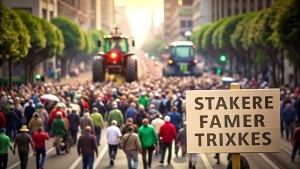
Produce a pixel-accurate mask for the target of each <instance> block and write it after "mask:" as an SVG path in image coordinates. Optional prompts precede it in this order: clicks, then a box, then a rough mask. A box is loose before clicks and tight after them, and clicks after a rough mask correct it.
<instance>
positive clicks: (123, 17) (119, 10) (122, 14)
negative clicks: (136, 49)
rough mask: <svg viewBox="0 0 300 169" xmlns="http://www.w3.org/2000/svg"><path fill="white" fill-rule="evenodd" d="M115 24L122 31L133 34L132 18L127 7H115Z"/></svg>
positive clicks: (125, 33) (129, 34)
mask: <svg viewBox="0 0 300 169" xmlns="http://www.w3.org/2000/svg"><path fill="white" fill-rule="evenodd" d="M115 24H116V26H118V28H119V30H120V32H121V33H122V34H124V35H128V36H131V35H132V29H131V23H130V19H129V17H128V16H127V14H126V8H125V7H123V6H122V7H115Z"/></svg>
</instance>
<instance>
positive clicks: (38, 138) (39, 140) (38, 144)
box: [32, 127, 49, 169]
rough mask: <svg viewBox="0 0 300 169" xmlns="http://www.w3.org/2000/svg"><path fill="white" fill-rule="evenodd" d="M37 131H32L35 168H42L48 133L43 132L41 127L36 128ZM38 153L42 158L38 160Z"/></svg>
mask: <svg viewBox="0 0 300 169" xmlns="http://www.w3.org/2000/svg"><path fill="white" fill-rule="evenodd" d="M37 131H38V132H36V133H34V134H33V136H32V140H33V142H34V147H35V151H36V168H37V169H39V168H43V166H44V163H45V159H46V140H49V136H48V133H43V127H39V128H38V129H37ZM40 155H42V160H41V162H40Z"/></svg>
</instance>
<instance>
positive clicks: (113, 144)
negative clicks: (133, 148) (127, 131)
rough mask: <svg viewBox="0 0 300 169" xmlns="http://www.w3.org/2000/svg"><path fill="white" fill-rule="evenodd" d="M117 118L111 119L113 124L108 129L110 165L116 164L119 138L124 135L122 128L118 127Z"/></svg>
mask: <svg viewBox="0 0 300 169" xmlns="http://www.w3.org/2000/svg"><path fill="white" fill-rule="evenodd" d="M117 125H118V123H117V121H116V120H112V121H111V126H109V127H108V128H107V130H106V136H107V144H108V147H109V148H108V153H109V157H110V165H114V160H115V159H116V155H117V152H118V145H119V139H120V138H121V137H122V134H121V131H120V128H118V127H117Z"/></svg>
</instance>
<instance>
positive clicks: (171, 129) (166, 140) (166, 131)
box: [158, 116, 177, 164]
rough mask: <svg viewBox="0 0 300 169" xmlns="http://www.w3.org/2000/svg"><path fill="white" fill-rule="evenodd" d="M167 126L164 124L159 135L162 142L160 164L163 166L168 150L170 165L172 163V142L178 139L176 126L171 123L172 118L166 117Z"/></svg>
mask: <svg viewBox="0 0 300 169" xmlns="http://www.w3.org/2000/svg"><path fill="white" fill-rule="evenodd" d="M164 120H165V124H163V125H162V126H161V127H160V129H159V133H158V137H159V139H160V141H161V158H160V161H159V163H161V164H163V163H164V159H165V154H166V150H167V148H168V152H169V154H168V160H167V161H168V164H170V163H171V158H172V142H173V140H174V139H176V135H177V133H176V129H175V126H174V125H173V124H172V123H170V121H171V118H170V116H165V119H164Z"/></svg>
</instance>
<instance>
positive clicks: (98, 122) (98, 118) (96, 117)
mask: <svg viewBox="0 0 300 169" xmlns="http://www.w3.org/2000/svg"><path fill="white" fill-rule="evenodd" d="M91 118H92V119H93V123H94V126H95V127H100V126H102V127H103V126H104V122H103V117H102V115H101V114H100V113H98V112H94V113H92V115H91Z"/></svg>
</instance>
